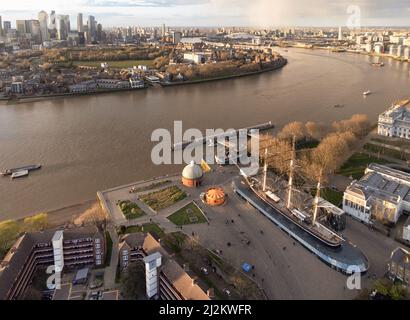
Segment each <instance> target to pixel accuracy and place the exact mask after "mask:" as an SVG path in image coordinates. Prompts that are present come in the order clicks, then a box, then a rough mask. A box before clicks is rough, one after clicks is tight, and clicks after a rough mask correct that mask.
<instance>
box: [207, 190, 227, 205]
mask: <svg viewBox="0 0 410 320" xmlns="http://www.w3.org/2000/svg"><path fill="white" fill-rule="evenodd" d="M204 200H205V202H206V204H208V205H210V206H221V205H223V204H224V203H225V201H226V194H225V191H224V190H223V189H222V188H219V187H215V188H210V189H208V191H207V192H206V193H205V199H204Z"/></svg>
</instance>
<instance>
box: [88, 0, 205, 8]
mask: <svg viewBox="0 0 410 320" xmlns="http://www.w3.org/2000/svg"><path fill="white" fill-rule="evenodd" d="M209 2H210V0H102V1H101V0H88V1H87V2H86V3H84V5H85V6H89V7H161V8H162V7H177V6H186V5H200V4H206V3H209Z"/></svg>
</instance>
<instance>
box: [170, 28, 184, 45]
mask: <svg viewBox="0 0 410 320" xmlns="http://www.w3.org/2000/svg"><path fill="white" fill-rule="evenodd" d="M181 39H182V33H181V32H179V31H174V32H172V42H173V43H174V44H178V43H180V42H181Z"/></svg>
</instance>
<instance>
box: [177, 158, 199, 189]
mask: <svg viewBox="0 0 410 320" xmlns="http://www.w3.org/2000/svg"><path fill="white" fill-rule="evenodd" d="M203 175H204V173H203V172H202V169H201V167H200V166H199V165H197V164H195V162H194V161H191V163H190V164H189V165H187V166H186V167H185V168H184V170H183V171H182V184H183V185H184V186H186V187H190V188H196V187H198V186H200V185H201V182H202V177H203Z"/></svg>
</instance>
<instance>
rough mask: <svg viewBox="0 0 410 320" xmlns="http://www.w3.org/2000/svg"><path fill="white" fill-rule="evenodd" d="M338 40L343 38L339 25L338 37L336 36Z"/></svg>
mask: <svg viewBox="0 0 410 320" xmlns="http://www.w3.org/2000/svg"><path fill="white" fill-rule="evenodd" d="M338 40H339V41H342V40H343V32H342V27H339V37H338Z"/></svg>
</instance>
